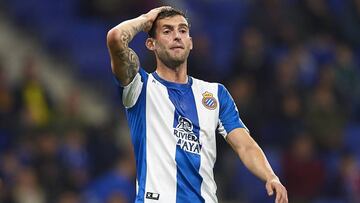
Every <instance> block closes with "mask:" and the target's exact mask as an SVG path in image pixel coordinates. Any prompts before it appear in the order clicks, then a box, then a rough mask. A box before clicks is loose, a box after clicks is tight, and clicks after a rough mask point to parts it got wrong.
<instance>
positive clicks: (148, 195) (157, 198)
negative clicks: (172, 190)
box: [145, 192, 160, 200]
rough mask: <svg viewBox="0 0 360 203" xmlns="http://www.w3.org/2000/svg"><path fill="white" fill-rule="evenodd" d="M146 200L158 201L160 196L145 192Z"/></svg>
mask: <svg viewBox="0 0 360 203" xmlns="http://www.w3.org/2000/svg"><path fill="white" fill-rule="evenodd" d="M145 197H146V199H152V200H159V198H160V194H159V193H154V192H146V195H145Z"/></svg>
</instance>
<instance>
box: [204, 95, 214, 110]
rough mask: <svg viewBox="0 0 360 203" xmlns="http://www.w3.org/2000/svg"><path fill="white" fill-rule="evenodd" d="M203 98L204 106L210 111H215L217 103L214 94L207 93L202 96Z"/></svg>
mask: <svg viewBox="0 0 360 203" xmlns="http://www.w3.org/2000/svg"><path fill="white" fill-rule="evenodd" d="M202 95H203V98H202V104H203V105H204V106H205V107H206V108H207V109H210V110H214V109H216V107H217V101H216V99H215V98H214V96H213V94H212V93H210V92H208V91H206V92H205V93H203V94H202Z"/></svg>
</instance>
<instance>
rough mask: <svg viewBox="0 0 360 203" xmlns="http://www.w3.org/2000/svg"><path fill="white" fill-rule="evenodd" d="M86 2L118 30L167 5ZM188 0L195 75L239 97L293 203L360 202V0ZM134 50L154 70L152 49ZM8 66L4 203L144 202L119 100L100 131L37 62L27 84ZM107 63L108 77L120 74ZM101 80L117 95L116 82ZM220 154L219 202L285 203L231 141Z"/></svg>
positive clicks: (2, 110) (0, 117)
mask: <svg viewBox="0 0 360 203" xmlns="http://www.w3.org/2000/svg"><path fill="white" fill-rule="evenodd" d="M34 1H35V0H34ZM38 1H40V0H38ZM77 2H78V4H77V7H76V8H77V12H78V17H79V18H81V19H83V21H82V22H85V20H86V19H87V20H89V19H101V22H102V23H104V25H105V26H104V27H107V28H110V27H111V26H114V25H116V24H117V23H119V22H120V21H121V20H124V19H128V18H131V17H136V16H137V15H140V14H142V13H144V12H146V11H147V10H149V9H150V8H152V7H156V6H158V5H162V4H165V2H158V1H155V0H153V1H148V0H136V1H135V0H133V1H120V2H119V1H114V0H106V1H104V0H91V1H77ZM179 2H181V3H182V4H181V6H182V8H183V9H184V10H185V11H186V12H187V13H188V14H189V16H190V17H192V18H195V19H194V20H192V19H190V22H191V23H192V31H191V35H192V37H193V41H194V50H193V51H192V53H191V56H190V58H189V74H190V75H192V76H194V77H196V78H199V79H204V80H209V81H214V82H222V83H224V84H225V86H226V87H227V88H228V89H229V91H230V93H231V95H232V96H233V98H234V101H235V102H236V104H237V106H238V109H239V112H240V117H241V118H242V120H243V121H244V123H245V124H246V125H247V127H248V128H249V130H250V132H251V135H252V136H253V137H254V139H255V140H256V141H257V142H258V143H259V144H260V146H261V147H262V148H263V149H264V151H265V153H266V155H267V156H268V158H269V161H270V163H271V164H272V166H273V168H274V170H275V172H276V173H277V174H278V175H279V176H280V179H281V180H282V182H283V183H284V185H285V186H286V187H287V190H288V193H289V200H290V202H292V203H358V202H360V148H359V146H358V145H359V144H360V67H359V65H360V38H359V36H360V1H359V0H347V1H343V0H331V1H327V0H317V1H312V0H268V1H262V0H254V1H251V0H245V1H232V0H224V1H211V0H197V1H190V0H182V1H179ZM175 6H176V5H175ZM239 11H241V12H239ZM9 16H14V14H11V13H10V14H9ZM97 23H98V22H97ZM25 32H26V31H25ZM106 32H107V30H106V29H104V30H103V33H104V39H98V40H99V41H100V42H101V43H105V36H106ZM89 43H91V42H89ZM133 46H134V48H135V49H138V50H140V51H139V52H140V53H139V55H140V59H141V64H142V66H143V67H144V68H145V69H146V70H148V71H153V70H154V60H153V58H152V57H153V56H152V55H151V53H149V52H143V51H141V50H142V49H143V46H144V45H143V42H142V41H141V42H140V43H135V44H134V45H133ZM140 46H142V47H140ZM103 52H106V49H104V50H103ZM57 53H59V52H57ZM2 60H6V59H5V58H1V59H0V202H6V203H12V202H18V203H43V202H50V203H51V202H56V203H77V202H88V203H98V202H107V203H128V202H133V200H134V194H135V177H134V174H135V166H134V158H133V153H132V149H131V145H130V143H129V139H128V136H129V135H128V129H127V128H126V127H124V126H126V121H125V118H124V115H123V113H122V107H121V105H120V103H119V97H116V96H113V95H110V96H109V95H106V96H105V97H104V99H108V100H111V101H110V102H109V103H110V104H112V105H113V106H112V107H111V109H112V110H111V112H109V118H110V119H109V121H108V122H107V124H105V125H104V126H95V127H94V126H91V125H89V124H88V123H86V122H84V119H83V118H82V115H81V114H80V113H79V111H78V105H79V103H80V101H79V97H77V92H76V91H74V92H71V93H69V95H68V98H67V99H66V101H65V102H64V103H59V102H57V101H54V97H53V96H52V95H53V94H56V93H54V92H49V90H48V89H47V87H46V85H44V84H43V83H42V78H40V77H39V74H38V69H37V59H36V58H34V57H32V56H31V55H29V56H26V57H24V58H23V59H21V60H22V62H23V63H22V64H23V71H22V73H21V75H22V77H21V80H19V81H16V83H10V82H9V81H8V78H7V73H6V68H4V67H2V65H1V64H2V63H1V61H2ZM108 66H109V63H108V62H107V63H104V65H103V67H101V68H102V69H103V71H104V72H106V71H107V72H106V73H107V74H110V73H109V69H110V67H108ZM10 68H11V67H10ZM89 71H91V70H89ZM96 71H97V70H96ZM102 82H103V83H107V84H108V85H107V86H106V87H108V88H110V89H111V91H109V92H113V94H114V95H115V94H116V93H117V92H116V88H115V85H113V84H111V83H112V81H109V80H104V81H102ZM109 83H110V84H109ZM11 84H15V85H11ZM89 85H90V86H89V88H91V82H90V84H89ZM116 112H118V113H116ZM119 126H120V127H119ZM218 157H219V158H218V161H217V163H216V168H215V177H216V179H217V182H218V186H219V188H218V192H219V199H220V202H250V203H258V202H259V203H260V202H261V203H264V202H265V203H267V202H273V201H274V200H273V199H272V198H268V197H267V195H266V190H265V188H264V185H263V183H262V182H260V181H259V180H257V179H256V178H255V177H254V176H253V175H251V174H249V172H248V171H247V170H246V169H244V166H243V165H242V164H241V162H240V161H239V160H238V158H237V157H236V156H235V154H234V152H232V150H231V148H230V146H229V145H227V144H226V142H225V141H224V140H223V139H222V138H221V136H219V139H218Z"/></svg>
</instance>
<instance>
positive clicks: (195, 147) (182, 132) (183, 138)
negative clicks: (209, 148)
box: [174, 116, 202, 154]
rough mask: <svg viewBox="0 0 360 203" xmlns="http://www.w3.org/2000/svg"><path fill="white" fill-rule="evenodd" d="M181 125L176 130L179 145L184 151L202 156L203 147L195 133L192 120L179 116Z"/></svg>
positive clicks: (175, 134)
mask: <svg viewBox="0 0 360 203" xmlns="http://www.w3.org/2000/svg"><path fill="white" fill-rule="evenodd" d="M178 121H179V124H178V125H177V126H176V128H174V136H175V137H176V138H177V143H176V144H177V145H178V146H179V147H180V148H181V149H182V150H184V151H187V152H191V153H194V154H200V152H201V147H202V145H201V144H200V140H199V138H198V137H197V136H196V135H195V134H194V132H193V124H192V122H191V121H190V119H188V118H185V117H182V116H179V118H178Z"/></svg>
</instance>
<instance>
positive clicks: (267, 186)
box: [265, 183, 274, 196]
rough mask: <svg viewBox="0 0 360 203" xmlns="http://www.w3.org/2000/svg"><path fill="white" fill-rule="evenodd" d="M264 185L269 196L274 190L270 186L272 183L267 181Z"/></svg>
mask: <svg viewBox="0 0 360 203" xmlns="http://www.w3.org/2000/svg"><path fill="white" fill-rule="evenodd" d="M265 187H266V191H267V193H268V195H269V196H271V195H273V194H274V190H273V188H272V184H270V183H267V184H266V185H265Z"/></svg>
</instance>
